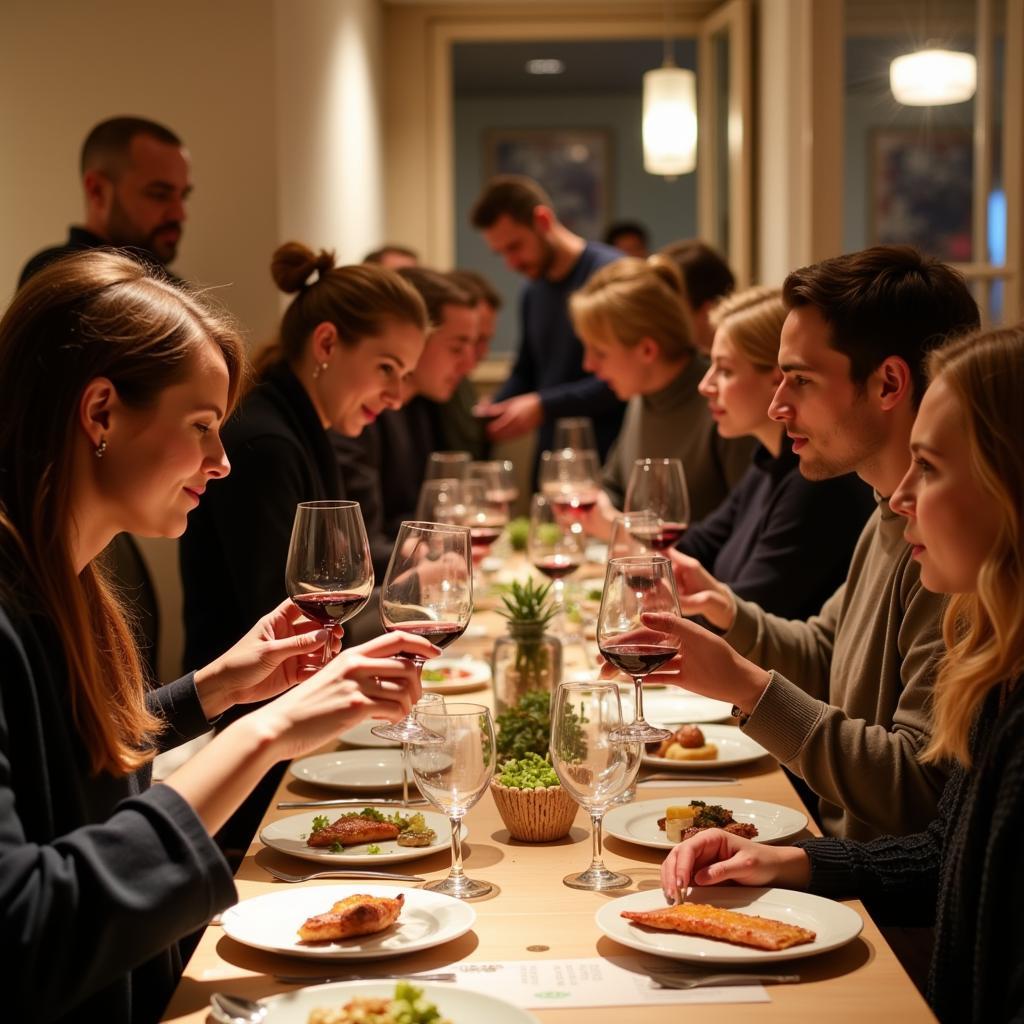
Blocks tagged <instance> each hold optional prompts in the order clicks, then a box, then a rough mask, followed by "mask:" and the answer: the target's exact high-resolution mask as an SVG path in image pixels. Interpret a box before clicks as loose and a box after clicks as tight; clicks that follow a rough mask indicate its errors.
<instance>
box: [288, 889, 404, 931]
mask: <svg viewBox="0 0 1024 1024" xmlns="http://www.w3.org/2000/svg"><path fill="white" fill-rule="evenodd" d="M404 903H405V896H403V895H402V893H399V894H398V896H397V897H396V898H395V899H389V898H387V897H386V896H364V895H362V894H359V895H355V896H347V897H346V898H345V899H343V900H339V901H338V902H337V903H335V904H334V906H333V907H331V912H330V913H329V914H317V915H316V916H315V917H311V918H309V920H307V921H306V923H305V924H304V925H303V926H302V927H301V928H300V929H299V938H300V939H302V941H303V942H325V941H330V940H332V939H350V938H352V937H353V936H356V935H373V934H374V933H375V932H382V931H384V929H385V928H390V927H391V925H393V924H394V923H395V922H396V921H397V920H398V915H399V914H400V913H401V912H402V905H403V904H404Z"/></svg>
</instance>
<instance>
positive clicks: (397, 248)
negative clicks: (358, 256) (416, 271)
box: [363, 243, 420, 270]
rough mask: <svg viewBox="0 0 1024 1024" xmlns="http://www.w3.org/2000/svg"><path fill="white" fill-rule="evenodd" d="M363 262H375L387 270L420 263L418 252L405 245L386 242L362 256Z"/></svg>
mask: <svg viewBox="0 0 1024 1024" xmlns="http://www.w3.org/2000/svg"><path fill="white" fill-rule="evenodd" d="M363 262H364V263H376V264H377V266H379V267H387V268H388V269H389V270H400V269H401V268H402V267H418V266H419V265H420V257H419V253H417V252H416V250H415V249H410V248H409V247H408V246H406V245H395V244H393V243H388V244H387V245H382V246H381V247H380V248H379V249H373V250H372V251H370V252H368V253H367V254H366V255H365V256H364V257H363Z"/></svg>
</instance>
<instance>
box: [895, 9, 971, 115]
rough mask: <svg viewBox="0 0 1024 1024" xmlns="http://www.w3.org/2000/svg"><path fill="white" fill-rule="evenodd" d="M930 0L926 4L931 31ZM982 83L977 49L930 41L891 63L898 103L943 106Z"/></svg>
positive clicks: (963, 98) (959, 99) (966, 96)
mask: <svg viewBox="0 0 1024 1024" xmlns="http://www.w3.org/2000/svg"><path fill="white" fill-rule="evenodd" d="M928 7H929V3H928V0H925V5H924V27H925V36H926V37H927V33H928V14H929V11H928ZM977 85H978V62H977V60H976V59H975V57H974V54H973V53H962V52H959V51H957V50H947V49H945V48H944V47H942V46H941V45H940V44H939V43H938V42H937V41H934V40H932V41H930V42H927V43H925V45H924V46H923V47H922V48H921V49H920V50H915V51H914V52H913V53H905V54H903V55H902V56H901V57H897V58H896V59H895V60H893V62H892V63H891V64H890V65H889V88H890V89H892V94H893V96H894V97H895V99H896V102H897V103H902V104H903V105H904V106H907V107H941V106H945V105H946V104H949V103H964V102H966V101H967V100H969V99H970V98H971V97H972V96H973V95H974V92H975V90H976V88H977Z"/></svg>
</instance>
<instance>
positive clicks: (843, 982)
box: [163, 612, 934, 1024]
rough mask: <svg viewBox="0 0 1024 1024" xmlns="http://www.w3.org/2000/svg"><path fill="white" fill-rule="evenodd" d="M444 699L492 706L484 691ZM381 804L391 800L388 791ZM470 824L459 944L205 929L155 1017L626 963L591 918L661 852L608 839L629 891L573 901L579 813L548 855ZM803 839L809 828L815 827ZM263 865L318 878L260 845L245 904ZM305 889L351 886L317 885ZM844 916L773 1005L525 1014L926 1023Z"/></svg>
mask: <svg viewBox="0 0 1024 1024" xmlns="http://www.w3.org/2000/svg"><path fill="white" fill-rule="evenodd" d="M473 622H474V625H475V626H477V627H478V628H477V630H476V631H475V632H478V633H479V632H480V630H479V626H480V625H483V626H485V628H486V632H487V634H488V636H489V637H493V636H494V635H496V634H497V633H498V632H500V630H501V625H500V623H501V620H500V619H498V617H497V616H496V615H494V614H493V612H478V613H477V614H476V615H475V616H474V620H473ZM491 643H492V641H491V640H490V639H485V638H479V637H478V638H475V639H474V638H469V637H465V638H463V640H462V641H460V642H459V645H458V646H457V647H456V648H455V649H454V650H453V652H452V653H455V654H458V653H472V654H477V655H484V656H486V655H487V654H488V653H489V650H490V646H491ZM450 699H452V700H466V701H474V702H479V703H485V704H488V705H490V704H491V694H490V689H489V688H488V689H485V690H481V691H479V692H477V693H467V694H465V695H460V696H458V697H452V698H450ZM723 771H724V773H725V774H728V775H730V776H733V777H735V778H737V780H738V783H737V784H736V785H718V786H714V787H711V786H707V784H705V788H707V789H708V790H710V791H712V792H714V793H715V794H716V796H717V795H719V794H720V795H721V797H722V801H723V802H724V803H726V805H727V806H728V803H727V800H728V797H730V796H732V797H749V798H753V799H757V800H768V801H771V802H774V803H779V804H785V805H788V806H792V807H800V808H801V809H803V806H802V804H801V803H800V799H799V797H798V796H797V794H796V793H795V791H794V789H793V787H792V786H791V785H790V783H789V781H788V780H787V779H786V777H785V775H784V773H783V772H782V771H781V769H780V768H779V767H778V766H777V764H776V763H775V762H774V761H773V760H771V759H770V758H762V759H761V760H760V761H758V762H756V763H754V764H752V765H749V766H743V767H739V768H732V767H730V768H728V769H727V770H726V769H723ZM701 789H702V787H701V785H700V783H696V782H695V783H688V784H681V785H679V786H678V787H672V788H661V787H653V786H651V787H644V786H643V785H642V784H641V786H640V789H639V794H638V799H640V800H644V799H659V800H663V801H664V802H665V804H666V805H667V804H668V803H670V802H673V801H674V800H676V798H679V797H682V798H684V799H685V798H688V794H698V793H700V792H701ZM345 795H347V794H343V793H342V794H339V793H337V792H329V791H325V790H322V789H316V788H314V787H312V786H310V785H308V784H305V783H302V782H300V781H299V780H297V779H295V778H293V777H292V776H291V774H290V773H288V774H286V776H285V779H284V781H283V782H282V785H281V788H280V791H279V793H278V797H277V799H285V800H288V799H324V798H331V797H334V796H345ZM387 795H388V796H389V797H392V798H393V796H394V792H393V791H391V792H389V793H388V794H387ZM277 799H275V801H274V802H273V803H272V804H271V806H270V809H268V811H267V814H266V816H265V818H264V824H265V823H267V822H269V821H273V820H275V819H277V818H280V817H283V816H284V815H287V814H293V813H295V812H294V811H279V810H276V808H275V804H276V803H277ZM368 802H371V801H369V800H368ZM676 802H678V801H676ZM327 813H330V812H327ZM466 824H467V826H468V828H469V838H468V840H467V841H466V842H465V843H464V854H465V868H466V872H467V874H468V875H470V876H471V877H474V878H481V879H485V880H486V881H488V882H491V883H492V884H493V885H494V890H493V891H492V893H491V894H490V895H489V896H486V897H484V898H482V899H478V900H474V901H473V906H474V907H475V909H476V912H477V921H476V924H475V926H474V927H473V929H472V930H471V931H470V932H469V933H468V934H466V935H463V936H462V937H461V938H459V939H456V940H455V941H453V942H449V943H447V944H445V945H443V946H439V947H435V948H433V949H429V950H424V951H421V952H419V953H412V954H409V955H406V956H403V957H399V958H393V959H386V960H381V961H376V962H374V961H358V962H355V961H349V962H344V961H333V962H324V961H311V960H302V959H298V958H290V957H285V956H282V955H278V954H274V953H269V952H264V951H260V950H256V949H250V948H249V947H247V946H243V945H241V944H240V943H238V942H235V941H234V940H233V939H230V938H228V937H227V936H226V935H225V934H224V933H223V930H222V929H221V928H220V927H218V926H216V925H211V926H210V927H209V928H207V929H206V932H205V933H204V935H203V937H202V939H201V940H200V943H199V945H198V947H197V949H196V951H195V953H194V954H193V956H192V958H191V960H190V962H189V964H188V965H187V967H186V969H185V973H184V976H183V978H182V980H181V982H180V984H179V986H178V989H177V991H176V992H175V995H174V997H173V999H172V1000H171V1003H170V1005H169V1007H168V1009H167V1011H166V1014H165V1017H164V1018H163V1019H164V1020H165V1021H176V1022H180V1024H185V1022H189V1024H195V1022H205V1021H207V1020H208V1019H210V1018H208V1016H207V1008H208V1005H209V998H210V994H211V993H212V992H216V991H222V990H223V991H228V992H232V993H237V994H240V995H245V996H248V997H250V998H253V999H258V998H262V997H264V996H268V995H271V994H274V993H277V992H282V991H293V990H294V986H286V985H282V984H280V983H278V982H275V981H274V979H273V977H271V975H273V974H274V973H286V974H295V975H305V974H308V975H310V976H316V975H324V974H333V973H348V972H350V971H355V972H360V973H361V974H362V975H363V976H365V977H368V978H372V977H374V976H375V975H376V974H383V973H389V972H390V973H393V972H397V971H402V972H408V973H410V974H411V973H414V972H420V971H431V970H438V969H441V968H444V967H445V966H447V965H448V964H452V963H456V962H459V961H464V960H465V961H474V960H475V961H487V960H528V959H532V958H537V959H552V960H560V959H565V958H569V957H594V956H621V955H628V954H629V953H630V952H632V951H631V950H628V949H626V948H625V947H623V946H621V945H619V944H618V943H616V942H614V941H612V940H611V939H608V938H607V937H605V936H604V935H603V934H602V933H601V932H600V931H599V930H598V928H597V926H596V924H595V922H594V915H595V913H596V912H597V910H598V909H599V908H600V907H601V906H602V905H603V904H604V903H606V902H607V901H608V900H610V899H616V898H617V897H619V896H623V895H626V894H628V893H631V892H636V891H638V890H642V889H650V888H657V887H659V886H660V883H659V876H658V867H659V864H660V863H661V860H662V857H663V854H662V852H661V851H659V850H655V849H650V848H647V847H642V846H635V845H633V844H630V843H625V842H622V841H620V840H617V839H614V838H612V839H608V840H607V841H606V843H605V863H606V864H607V865H608V866H609V867H610V868H612V869H614V870H619V871H624V872H626V873H627V874H629V875H630V876H631V877H632V879H633V885H632V886H631V887H629V888H626V889H618V890H615V891H614V892H610V893H592V892H580V891H576V890H573V889H569V888H567V887H566V886H564V885H563V884H562V877H563V876H564V875H566V874H569V873H571V872H573V871H578V870H582V869H583V868H585V867H586V866H587V864H588V863H589V860H590V847H591V837H590V823H589V820H588V818H587V816H586V815H585V814H583V812H582V811H581V812H580V813H579V814H578V815H577V818H576V822H575V824H574V825H573V828H572V831H571V834H570V835H569V836H568V837H566V838H565V839H563V840H561V841H558V842H554V843H545V844H536V845H533V844H527V843H519V842H516V841H514V840H511V839H510V837H509V835H508V832H507V831H506V830H505V827H504V825H503V823H502V821H501V818H500V817H499V815H498V811H497V808H496V807H495V805H494V801H493V800H492V798H491V796H490V793H486V794H485V795H484V797H483V798H482V799H481V801H480V802H479V803H478V804H477V805H476V806H475V807H474V808H473V809H472V810H471V811H470V812H469V814H468V815H467V817H466ZM811 828H812V829H813V828H814V826H813V823H812V824H811ZM450 860H451V858H450V855H449V854H448V853H447V852H445V853H438V854H434V855H431V856H429V857H424V858H422V859H420V860H416V861H413V862H406V863H402V864H399V865H396V866H395V867H394V870H396V871H402V872H408V873H411V874H419V875H422V876H424V877H426V878H427V879H428V880H434V879H436V878H443V877H444V876H445V875H446V874H447V873H448V869H449V866H450ZM267 864H270V865H274V866H276V867H279V868H282V869H284V870H291V871H294V872H296V873H298V872H301V871H303V870H315V865H313V864H312V863H310V862H309V861H302V860H297V859H294V858H291V857H288V856H287V855H286V854H281V853H278V852H276V851H274V850H270V849H267V848H265V847H264V846H263V845H262V844H261V843H260V842H259V840H258V839H256V840H254V842H253V844H252V846H251V847H250V849H249V851H248V854H247V856H246V858H245V860H244V861H243V863H242V865H241V867H240V868H239V871H238V874H237V876H236V884H237V887H238V896H239V899H240V900H244V899H247V898H249V897H252V896H257V895H260V894H262V893H268V892H279V891H281V889H282V887H283V886H285V885H289V884H291V883H285V882H279V881H277V880H275V879H273V878H272V877H271V876H270V875H269V874H267V872H266V871H264V870H263V866H264V865H267ZM300 884H302V885H305V886H311V885H332V884H348V883H342V882H337V881H334V882H332V881H331V880H323V881H313V882H305V883H300ZM373 884H374V885H381V884H383V885H388V886H392V885H393V886H394V887H395V888H396V890H399V889H401V888H402V884H401V883H396V882H384V883H381V882H374V883H373ZM848 905H849V906H851V907H853V908H854V909H855V910H856V911H857V912H858V913H859V914H860V915H861V916H862V917H863V918H864V930H863V931H862V932H861V934H860V936H859V937H858V938H857V939H855V940H854V941H853V942H851V943H848V944H847V945H846V946H843V947H841V948H839V949H836V950H833V951H832V952H830V953H824V954H821V955H819V956H815V957H809V958H807V959H806V960H797V961H789V962H786V963H784V964H781V965H779V966H780V967H783V968H785V969H786V971H789V970H790V969H792V970H793V971H794V972H796V973H798V974H799V975H800V977H801V980H800V982H799V983H798V984H788V985H776V986H771V985H769V986H767V991H768V994H769V996H770V1000H771V1001H770V1002H767V1003H744V1004H725V1005H715V1004H705V1005H693V1006H689V1005H688V1006H685V1007H672V1008H671V1009H670V1008H668V1007H664V1006H659V1007H634V1008H630V1007H605V1008H596V1009H595V1008H588V1009H544V1010H534V1011H532V1012H533V1013H535V1014H536V1016H537V1017H538V1019H540V1020H542V1021H551V1022H556V1024H577V1022H579V1024H583V1022H586V1024H612V1022H615V1024H621V1022H622V1021H623V1020H624V1019H628V1020H629V1021H656V1020H664V1019H666V1018H667V1017H668V1016H669V1014H671V1015H672V1016H673V1017H676V1018H681V1017H682V1016H683V1015H684V1014H685V1018H686V1021H687V1024H690V1022H693V1024H703V1022H705V1021H715V1022H718V1024H731V1022H739V1021H743V1022H747V1021H752V1022H755V1024H762V1022H763V1024H783V1022H785V1024H793V1022H799V1021H824V1020H825V1019H827V1020H828V1024H842V1022H850V1024H864V1022H865V1021H871V1020H886V1021H891V1020H899V1021H900V1022H901V1024H911V1022H914V1021H932V1020H934V1018H933V1016H932V1014H931V1013H930V1011H929V1010H928V1007H927V1005H926V1004H925V1002H924V1000H923V999H922V998H921V996H920V995H919V993H918V992H917V989H916V988H915V987H914V985H913V983H912V982H911V981H910V979H909V977H908V976H907V974H906V973H905V972H904V970H903V968H902V967H901V966H900V964H899V962H898V960H897V959H896V957H895V956H894V954H893V952H892V950H891V949H890V948H889V947H888V945H887V944H886V942H885V940H884V939H883V938H882V936H881V934H880V933H879V931H878V928H877V927H876V926H875V924H874V923H873V922H872V921H871V919H870V917H869V916H868V915H867V913H866V912H865V910H864V908H863V906H862V905H861V904H860V903H859V902H856V901H852V900H851V901H848ZM531 947H533V948H532V949H531ZM460 1024H467V1022H460Z"/></svg>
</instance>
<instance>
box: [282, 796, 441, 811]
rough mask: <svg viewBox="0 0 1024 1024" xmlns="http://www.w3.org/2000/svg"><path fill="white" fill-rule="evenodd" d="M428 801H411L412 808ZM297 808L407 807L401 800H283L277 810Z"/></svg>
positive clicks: (423, 804)
mask: <svg viewBox="0 0 1024 1024" xmlns="http://www.w3.org/2000/svg"><path fill="white" fill-rule="evenodd" d="M428 803H429V801H428V800H424V799H422V798H421V799H417V800H410V801H409V805H410V806H425V805H426V804H428ZM295 807H405V804H404V803H403V802H402V801H401V800H365V799H364V800H357V799H356V800H282V801H281V802H280V803H279V804H278V805H277V808H278V810H280V811H284V810H288V809H290V808H295Z"/></svg>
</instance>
